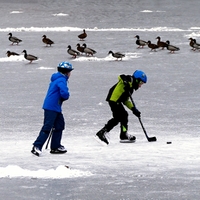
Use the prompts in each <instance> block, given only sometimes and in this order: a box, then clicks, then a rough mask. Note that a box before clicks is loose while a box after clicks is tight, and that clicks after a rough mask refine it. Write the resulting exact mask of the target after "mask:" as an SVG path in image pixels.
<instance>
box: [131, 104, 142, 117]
mask: <svg viewBox="0 0 200 200" xmlns="http://www.w3.org/2000/svg"><path fill="white" fill-rule="evenodd" d="M132 111H133V114H134V115H135V116H136V117H138V118H139V117H140V116H141V112H140V111H139V110H138V109H137V108H136V107H133V108H132Z"/></svg>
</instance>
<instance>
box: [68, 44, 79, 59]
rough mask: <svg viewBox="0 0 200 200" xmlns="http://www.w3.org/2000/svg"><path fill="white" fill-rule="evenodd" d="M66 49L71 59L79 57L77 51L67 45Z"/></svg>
mask: <svg viewBox="0 0 200 200" xmlns="http://www.w3.org/2000/svg"><path fill="white" fill-rule="evenodd" d="M67 48H68V50H67V52H68V54H69V55H72V56H73V58H76V57H77V56H79V55H80V53H79V52H78V51H76V50H74V49H72V47H71V46H70V45H68V47H67Z"/></svg>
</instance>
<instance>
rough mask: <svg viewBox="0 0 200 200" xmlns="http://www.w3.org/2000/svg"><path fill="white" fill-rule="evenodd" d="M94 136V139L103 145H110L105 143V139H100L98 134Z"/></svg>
mask: <svg viewBox="0 0 200 200" xmlns="http://www.w3.org/2000/svg"><path fill="white" fill-rule="evenodd" d="M93 137H94V139H95V140H96V141H97V142H98V143H99V144H101V145H103V146H108V144H107V143H105V142H104V141H102V140H100V139H99V137H98V136H97V135H95V136H93Z"/></svg>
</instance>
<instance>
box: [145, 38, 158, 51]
mask: <svg viewBox="0 0 200 200" xmlns="http://www.w3.org/2000/svg"><path fill="white" fill-rule="evenodd" d="M147 44H148V47H149V48H150V49H151V51H153V50H154V51H156V49H158V48H159V46H158V45H157V44H153V43H151V41H150V40H149V41H148V42H147Z"/></svg>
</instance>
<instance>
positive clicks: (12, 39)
mask: <svg viewBox="0 0 200 200" xmlns="http://www.w3.org/2000/svg"><path fill="white" fill-rule="evenodd" d="M8 35H9V38H8V39H9V40H10V41H11V42H12V45H13V44H14V43H16V44H17V45H18V44H19V43H20V42H22V40H20V39H19V38H17V37H14V36H12V33H8Z"/></svg>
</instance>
